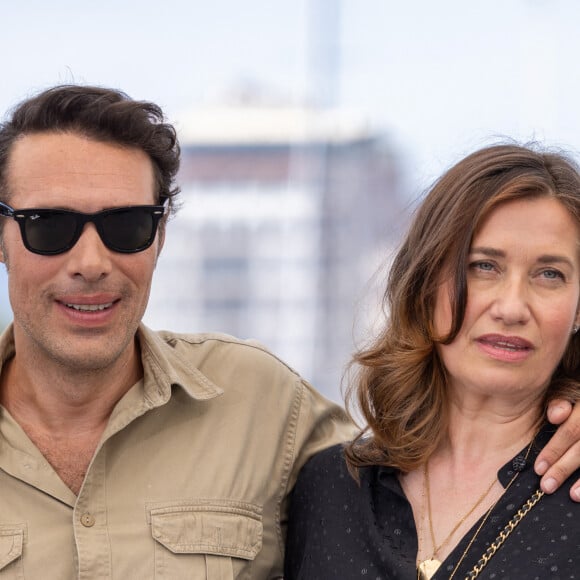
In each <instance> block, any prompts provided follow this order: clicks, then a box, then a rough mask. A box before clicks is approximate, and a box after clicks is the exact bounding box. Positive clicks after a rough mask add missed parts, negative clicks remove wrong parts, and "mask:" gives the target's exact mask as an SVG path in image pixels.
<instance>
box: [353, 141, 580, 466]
mask: <svg viewBox="0 0 580 580" xmlns="http://www.w3.org/2000/svg"><path fill="white" fill-rule="evenodd" d="M541 196H549V197H552V198H555V199H557V200H558V201H560V202H561V203H562V204H563V205H564V206H565V207H566V208H567V209H568V211H569V212H570V214H571V215H572V216H573V217H574V218H575V220H576V221H577V222H578V224H579V226H580V173H579V168H578V166H577V165H576V163H575V162H574V161H573V160H572V159H571V158H569V157H568V156H567V155H566V154H564V153H561V152H551V151H541V150H538V149H536V148H535V147H533V146H520V145H514V144H502V145H494V146H491V147H486V148H484V149H481V150H479V151H476V152H475V153H472V154H471V155H469V156H468V157H466V158H465V159H463V160H462V161H460V162H459V163H457V164H456V165H455V166H453V167H452V168H451V169H449V170H448V171H447V172H446V173H445V174H444V175H443V176H442V177H441V178H440V179H439V180H438V181H437V182H436V183H435V184H434V186H433V187H432V188H431V190H430V191H429V192H428V194H427V195H426V197H425V199H424V200H423V202H422V203H421V205H420V206H419V207H418V209H417V211H416V213H415V216H414V219H413V221H412V224H411V226H410V229H409V231H408V233H407V236H406V239H405V240H404V241H403V244H402V246H401V248H400V250H399V251H398V253H397V255H396V257H395V259H394V262H393V265H392V267H391V269H390V272H389V277H388V281H387V287H386V291H385V294H384V299H383V302H384V307H385V311H386V312H387V313H388V316H387V320H386V323H385V326H384V328H383V329H382V331H381V332H380V333H379V334H378V336H377V337H376V338H374V339H373V340H372V342H371V343H370V344H368V345H367V346H365V347H363V348H362V349H361V350H359V351H358V352H357V353H356V354H355V355H354V357H353V360H352V363H351V367H350V369H351V373H352V377H353V379H354V380H352V381H351V383H350V386H349V387H348V389H347V392H346V400H347V407H348V408H349V410H350V411H352V410H353V408H354V407H358V410H359V411H360V413H361V414H362V417H363V419H364V421H365V422H366V424H367V427H366V428H365V429H363V430H362V431H361V432H360V434H359V436H358V437H357V438H356V439H355V440H354V441H353V442H352V443H350V444H349V445H348V446H347V447H346V449H345V453H346V457H347V461H348V464H349V467H350V468H351V470H352V471H354V472H356V469H357V468H358V467H363V466H367V465H387V466H391V467H395V468H397V469H399V470H401V471H402V472H408V471H411V470H412V469H416V468H417V467H419V466H420V465H422V464H423V463H424V462H425V461H426V460H427V459H428V458H429V456H430V455H431V453H433V451H434V450H435V448H436V447H437V445H438V444H439V443H440V441H441V440H442V438H443V437H445V435H446V433H447V424H448V423H447V422H448V416H447V409H448V392H447V376H446V370H445V367H444V365H443V364H442V362H441V359H440V357H439V355H438V353H437V348H436V344H437V343H442V344H449V343H450V342H452V341H453V340H454V339H455V337H456V336H457V334H458V332H459V330H460V328H461V325H462V323H463V318H464V316H465V307H466V303H467V299H468V296H467V281H466V270H467V262H468V255H469V250H470V246H471V242H472V239H473V236H474V233H475V232H476V231H477V230H478V228H479V226H480V224H481V223H482V221H483V220H484V219H485V218H486V216H487V215H489V213H490V212H491V211H492V210H493V209H495V208H496V207H497V206H498V205H500V204H502V203H505V202H507V201H511V200H516V199H529V198H535V197H541ZM444 272H449V273H450V274H451V286H452V292H451V294H452V295H451V297H450V299H451V307H452V315H453V316H452V325H451V330H450V332H449V334H448V335H447V336H444V337H437V336H436V335H435V329H434V325H433V314H434V308H435V299H436V296H437V289H438V287H439V285H440V283H441V282H442V279H443V276H444ZM579 387H580V333H579V334H576V335H573V337H572V339H571V340H570V343H569V345H568V347H567V349H566V351H565V353H564V356H563V358H562V361H561V362H560V364H559V365H558V367H557V368H556V370H555V372H554V374H553V376H552V380H551V383H550V385H549V388H548V390H547V395H546V400H547V398H548V397H549V398H553V397H564V398H569V399H571V400H576V399H577V398H578V394H579V392H580V390H579ZM540 419H541V417H538V420H540Z"/></svg>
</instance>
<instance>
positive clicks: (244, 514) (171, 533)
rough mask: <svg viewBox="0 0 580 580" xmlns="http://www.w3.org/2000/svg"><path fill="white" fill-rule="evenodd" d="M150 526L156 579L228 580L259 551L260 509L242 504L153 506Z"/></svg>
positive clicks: (229, 502)
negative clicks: (153, 545) (153, 543)
mask: <svg viewBox="0 0 580 580" xmlns="http://www.w3.org/2000/svg"><path fill="white" fill-rule="evenodd" d="M149 521H150V524H151V534H152V536H153V539H154V540H155V579H156V580H160V579H163V580H166V579H167V580H169V579H171V580H182V579H185V578H188V579H193V578H195V579H204V578H205V579H207V580H233V579H234V578H236V577H238V576H240V575H242V574H243V571H245V569H247V568H250V567H251V566H248V564H249V562H250V561H252V560H253V559H254V558H255V557H256V555H257V554H258V552H259V551H260V549H261V548H262V510H261V508H260V507H259V506H256V505H253V504H248V503H245V502H237V501H230V500H207V501H205V500H199V501H196V502H189V503H180V504H176V503H175V502H173V503H172V504H169V505H167V504H166V505H165V506H162V505H160V504H156V507H150V509H149ZM244 576H245V577H248V578H250V577H251V576H250V573H249V572H248V573H247V574H244Z"/></svg>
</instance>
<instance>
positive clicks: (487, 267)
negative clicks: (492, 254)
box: [471, 262, 495, 272]
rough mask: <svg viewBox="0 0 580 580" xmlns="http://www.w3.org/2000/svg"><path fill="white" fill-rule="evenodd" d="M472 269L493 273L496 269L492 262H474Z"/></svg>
mask: <svg viewBox="0 0 580 580" xmlns="http://www.w3.org/2000/svg"><path fill="white" fill-rule="evenodd" d="M471 267H472V268H473V269H475V270H481V271H482V272H491V271H493V269H494V268H495V266H494V265H493V264H492V263H491V262H473V263H472V264H471Z"/></svg>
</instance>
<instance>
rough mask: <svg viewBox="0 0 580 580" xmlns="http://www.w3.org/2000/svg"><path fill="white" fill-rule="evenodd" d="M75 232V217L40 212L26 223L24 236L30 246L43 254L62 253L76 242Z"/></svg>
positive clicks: (28, 218)
mask: <svg viewBox="0 0 580 580" xmlns="http://www.w3.org/2000/svg"><path fill="white" fill-rule="evenodd" d="M75 232H76V219H75V216H74V215H70V214H67V213H58V212H54V211H50V212H46V213H44V212H39V213H37V214H34V215H32V216H28V217H27V218H26V220H25V221H24V236H25V239H26V241H27V243H28V246H29V247H30V248H31V249H32V250H33V251H37V252H41V253H47V254H52V253H59V252H62V251H63V249H65V248H68V247H69V246H70V244H71V243H72V241H73V240H74V237H75Z"/></svg>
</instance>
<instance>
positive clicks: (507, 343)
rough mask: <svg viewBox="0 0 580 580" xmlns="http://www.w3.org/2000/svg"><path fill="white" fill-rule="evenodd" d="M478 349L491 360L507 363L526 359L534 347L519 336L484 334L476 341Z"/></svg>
mask: <svg viewBox="0 0 580 580" xmlns="http://www.w3.org/2000/svg"><path fill="white" fill-rule="evenodd" d="M476 342H477V344H478V345H479V348H480V349H481V350H483V351H484V352H485V353H486V354H488V355H490V356H491V357H492V358H495V359H498V360H504V361H508V362H519V361H521V360H524V359H526V358H527V357H528V356H529V355H530V354H531V353H532V352H533V350H534V345H533V344H532V343H531V342H530V341H529V340H526V339H525V338H522V337H521V336H505V335H502V334H484V335H482V336H479V337H478V338H477V339H476Z"/></svg>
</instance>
